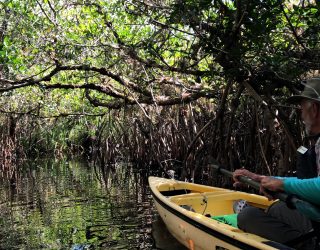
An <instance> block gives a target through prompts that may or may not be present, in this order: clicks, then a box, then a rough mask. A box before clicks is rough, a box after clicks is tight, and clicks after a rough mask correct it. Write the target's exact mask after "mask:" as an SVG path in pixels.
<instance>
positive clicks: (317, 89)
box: [287, 78, 320, 103]
mask: <svg viewBox="0 0 320 250" xmlns="http://www.w3.org/2000/svg"><path fill="white" fill-rule="evenodd" d="M301 83H302V84H303V85H304V89H303V91H302V92H301V94H300V95H293V96H290V97H289V98H288V99H287V101H288V102H290V103H298V102H300V101H301V100H302V99H307V100H311V101H316V102H320V78H311V79H308V80H306V81H303V82H301Z"/></svg>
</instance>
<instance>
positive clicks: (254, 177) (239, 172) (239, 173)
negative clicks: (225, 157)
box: [232, 168, 264, 187]
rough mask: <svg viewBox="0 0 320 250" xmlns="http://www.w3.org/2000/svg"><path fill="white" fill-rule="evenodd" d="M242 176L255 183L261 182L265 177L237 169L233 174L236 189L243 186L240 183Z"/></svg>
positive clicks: (243, 169)
mask: <svg viewBox="0 0 320 250" xmlns="http://www.w3.org/2000/svg"><path fill="white" fill-rule="evenodd" d="M240 176H246V177H248V178H250V179H252V180H254V181H257V182H260V180H261V178H262V177H264V176H262V175H258V174H255V173H252V172H250V171H249V170H247V169H245V168H241V169H237V170H235V171H234V172H233V177H232V178H233V180H234V184H233V186H234V187H240V186H242V185H243V184H242V183H241V182H240V181H239V177H240Z"/></svg>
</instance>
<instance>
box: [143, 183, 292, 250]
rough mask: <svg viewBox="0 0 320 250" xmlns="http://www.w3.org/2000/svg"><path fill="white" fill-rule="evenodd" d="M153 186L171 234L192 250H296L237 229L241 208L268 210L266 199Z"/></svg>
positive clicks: (181, 185)
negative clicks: (245, 205) (239, 205)
mask: <svg viewBox="0 0 320 250" xmlns="http://www.w3.org/2000/svg"><path fill="white" fill-rule="evenodd" d="M149 186H150V188H151V192H152V196H153V199H154V202H155V205H156V208H157V211H158V213H159V214H160V216H161V218H162V220H163V221H164V223H165V225H166V226H167V228H168V230H169V231H170V233H171V234H172V235H173V236H174V237H175V238H176V239H177V240H178V241H179V242H181V243H182V244H183V245H185V246H186V247H188V248H189V249H203V250H207V249H208V250H209V249H210V250H212V249H220V250H223V249H246V250H247V249H248V250H249V249H266V250H271V249H292V248H289V247H287V246H285V245H283V244H280V243H277V242H274V241H270V240H268V239H265V238H262V237H260V236H257V235H254V234H249V233H245V232H243V231H242V230H240V229H239V228H237V223H236V218H237V217H236V216H237V214H236V213H235V209H237V205H238V204H240V203H241V202H242V201H246V204H248V205H250V206H256V207H260V208H267V207H268V206H270V205H271V204H272V202H270V201H268V199H267V198H265V197H264V196H260V195H255V194H249V193H244V192H238V191H234V190H229V189H223V188H217V187H210V186H204V185H199V184H194V183H188V182H182V181H176V180H173V179H164V178H158V177H149Z"/></svg>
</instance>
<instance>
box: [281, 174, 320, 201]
mask: <svg viewBox="0 0 320 250" xmlns="http://www.w3.org/2000/svg"><path fill="white" fill-rule="evenodd" d="M281 179H282V180H283V187H284V191H285V192H286V193H288V194H295V195H297V196H299V197H300V198H301V199H304V200H307V201H309V202H312V203H313V204H317V205H320V177H316V178H311V179H298V178H296V177H282V178H281Z"/></svg>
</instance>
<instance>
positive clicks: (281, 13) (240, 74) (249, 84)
mask: <svg viewBox="0 0 320 250" xmlns="http://www.w3.org/2000/svg"><path fill="white" fill-rule="evenodd" d="M319 7H320V3H319V1H311V0H310V1H305V0H302V1H280V0H265V1H251V0H235V1H230V0H185V1H181V0H167V1H157V0H134V1H130V0H108V1H106V0H100V1H93V0H92V1H91V0H81V1H80V0H73V1H66V0H24V1H20V0H3V1H1V2H0V27H1V28H0V93H1V99H0V111H1V112H2V113H3V114H13V115H14V117H13V118H15V117H16V115H24V114H27V115H29V116H30V115H32V116H35V117H42V118H45V117H47V118H48V117H59V116H66V115H73V116H80V115H94V116H96V115H97V116H99V115H104V114H105V113H107V112H111V110H128V108H135V107H137V109H136V110H135V111H134V110H131V112H132V111H133V113H130V112H129V113H128V112H127V113H126V115H128V114H129V115H132V117H133V119H135V115H134V114H137V113H135V112H136V111H137V112H140V113H139V114H140V118H138V119H137V120H138V121H136V122H137V126H138V127H139V128H140V130H141V133H142V134H144V135H145V134H146V131H147V132H148V133H149V132H150V129H149V128H148V126H149V125H150V124H149V125H146V124H144V122H145V121H144V118H143V117H144V116H145V117H147V118H148V119H147V120H148V123H150V122H151V124H152V125H154V124H156V119H155V118H152V117H151V114H152V113H154V114H156V115H157V116H159V115H163V112H164V108H165V107H166V106H174V105H175V106H178V107H179V108H177V109H180V107H181V105H186V104H188V103H190V104H192V105H193V106H192V108H195V109H194V112H195V113H196V114H197V117H202V118H201V119H203V120H202V121H201V122H200V123H199V120H198V121H196V120H197V118H195V116H192V115H191V116H188V119H191V120H190V121H191V122H194V124H196V125H194V128H192V129H191V131H192V134H190V131H189V132H188V133H189V135H188V139H184V140H183V142H184V143H185V145H186V148H185V149H184V150H182V151H181V150H180V151H179V152H180V155H179V156H178V157H177V156H172V157H173V158H179V159H180V160H181V158H182V159H184V160H183V161H186V160H187V159H188V157H189V155H190V153H191V148H193V147H194V145H195V144H197V143H196V142H199V140H198V138H199V136H200V134H198V132H199V130H200V128H203V127H204V126H205V124H207V122H208V121H213V120H214V121H215V123H214V128H213V130H211V131H214V133H213V134H214V135H212V133H211V135H212V137H211V138H210V141H209V142H206V141H205V140H204V138H208V137H204V138H202V139H201V138H200V141H202V142H201V143H200V145H202V146H204V145H206V147H207V146H208V145H209V146H210V148H211V152H212V150H214V152H215V154H216V155H218V156H219V157H218V158H219V159H227V158H229V157H230V152H233V150H235V147H238V146H235V145H236V144H237V145H241V147H240V148H241V149H239V148H238V149H237V150H236V151H237V152H238V153H235V152H233V153H232V154H233V155H238V156H237V157H236V158H239V159H238V160H240V161H241V155H242V153H241V152H246V150H248V149H247V148H246V146H244V145H247V143H248V139H246V138H247V137H246V138H244V137H241V136H240V135H243V133H245V134H246V135H247V133H249V134H250V133H251V132H248V130H247V131H246V132H244V131H245V128H248V124H246V121H251V120H252V121H253V123H250V124H251V125H250V126H249V127H252V128H254V130H255V131H260V132H258V137H256V135H254V134H251V135H253V137H254V138H255V139H256V140H258V141H259V142H260V146H261V150H262V162H264V164H265V165H266V166H268V167H269V164H268V159H267V157H266V156H265V152H264V153H263V151H267V150H263V148H264V147H266V146H264V145H263V144H264V143H263V141H262V140H261V138H260V137H259V133H262V134H264V131H265V129H266V130H268V131H269V130H270V129H271V130H272V131H275V130H277V129H278V128H277V127H274V120H273V119H275V118H276V119H277V122H276V123H277V124H278V123H279V124H280V125H281V131H282V132H283V133H282V132H281V133H282V134H281V133H280V134H279V133H278V132H277V133H276V132H274V133H271V134H272V135H274V136H280V137H281V136H283V135H285V137H282V139H283V140H284V138H286V139H285V141H288V145H289V148H290V149H287V150H284V151H283V152H289V153H288V155H290V154H292V150H294V148H295V146H296V143H297V140H298V141H301V133H299V130H298V129H296V127H294V126H293V125H292V123H294V121H293V120H292V119H295V117H296V116H293V115H292V113H290V112H288V110H287V109H285V110H282V109H281V108H280V106H279V104H280V103H282V104H283V101H284V99H283V97H286V96H288V95H290V94H292V93H294V92H296V91H297V90H298V89H299V87H300V85H299V84H298V83H299V82H300V80H301V79H303V78H306V77H310V76H314V75H317V74H318V70H319V68H320V43H319V41H320V32H319V29H320V27H319V16H320V11H319ZM184 107H187V109H188V106H184ZM190 107H191V106H189V108H190ZM161 108H163V109H161ZM190 110H192V109H190ZM190 110H189V111H190ZM161 112H162V113H161ZM179 112H182V113H183V112H186V111H185V110H184V111H183V110H182V111H181V110H180V111H179ZM252 112H253V113H252ZM244 113H246V114H247V116H246V115H242V114H244ZM254 113H255V116H256V117H260V116H261V115H262V116H263V117H260V118H259V119H260V120H257V119H256V117H253V115H252V114H254ZM184 114H186V113H184ZM167 115H168V113H167ZM180 115H181V113H180ZM141 116H142V117H141ZM170 116H171V117H172V113H171V114H170V115H169V116H167V118H168V117H170ZM11 118H12V117H11ZM192 119H193V120H192ZM199 119H200V118H199ZM263 119H264V120H263ZM262 120H263V121H264V122H263V123H261V121H262ZM168 121H170V119H169V120H168ZM235 121H236V122H235ZM270 124H272V125H270ZM74 126H75V125H74V124H73V126H72V128H73V129H74ZM259 126H260V127H259ZM177 127H179V126H177ZM191 127H192V125H191ZM195 128H196V129H195ZM206 128H207V127H206ZM182 129H183V128H182ZM125 130H126V128H124V131H125ZM95 131H96V132H97V128H96V130H95ZM165 131H167V130H166V129H164V130H163V132H165ZM167 132H168V131H167ZM202 132H203V131H202ZM73 133H74V132H73ZM95 134H97V133H95ZM276 134H277V135H276ZM204 136H205V135H204ZM207 136H208V135H207ZM237 136H240V137H241V138H240V137H239V138H238V137H237ZM295 136H296V137H295ZM69 137H70V135H69ZM160 137H161V136H160ZM271 137H272V136H271ZM268 138H269V137H268ZM159 140H160V139H159ZM250 140H252V139H250ZM268 140H270V138H269V139H267V140H266V142H265V143H266V144H265V145H267V144H268V142H267V141H268ZM160 141H161V140H160ZM217 141H219V143H218V144H217ZM183 142H181V143H183ZM269 142H270V141H269ZM206 143H209V144H208V145H207V144H206ZM249 144H252V147H255V146H253V145H255V144H256V142H254V141H251V142H250V143H249ZM165 145H166V147H167V148H168V151H167V153H169V152H173V150H172V148H171V149H169V148H170V147H169V146H168V145H167V144H165ZM179 145H180V144H179ZM187 145H189V147H188V146H187ZM219 145H220V146H219ZM221 145H222V146H221ZM218 146H219V147H218ZM273 146H274V145H273ZM217 147H218V149H217ZM275 147H277V146H275ZM133 148H134V147H133ZM230 148H232V149H230ZM284 148H286V147H284ZM230 150H231V151H230ZM252 150H254V149H252ZM218 152H220V153H221V152H223V153H221V154H222V155H221V154H220V153H218ZM239 152H240V153H239ZM270 152H271V151H270ZM283 152H282V153H283ZM290 152H291V153H290ZM207 153H208V152H207ZM209 153H210V151H209ZM285 154H286V153H285ZM253 155H256V153H253ZM167 157H168V156H167ZM271 158H272V157H271ZM280 158H281V157H280ZM282 158H283V155H282ZM284 158H286V159H290V157H289V156H286V157H284ZM247 160H248V159H247ZM230 161H231V162H233V160H230ZM248 161H249V162H252V161H253V160H252V159H251V160H248ZM271 161H272V162H273V161H274V160H271ZM158 162H161V161H160V160H159V161H158Z"/></svg>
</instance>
